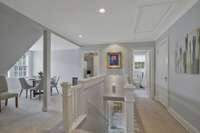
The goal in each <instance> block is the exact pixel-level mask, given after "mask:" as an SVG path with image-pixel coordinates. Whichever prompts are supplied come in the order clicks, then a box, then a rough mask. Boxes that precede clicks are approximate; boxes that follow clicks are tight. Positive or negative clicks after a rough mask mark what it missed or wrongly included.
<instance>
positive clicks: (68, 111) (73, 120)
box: [61, 76, 135, 133]
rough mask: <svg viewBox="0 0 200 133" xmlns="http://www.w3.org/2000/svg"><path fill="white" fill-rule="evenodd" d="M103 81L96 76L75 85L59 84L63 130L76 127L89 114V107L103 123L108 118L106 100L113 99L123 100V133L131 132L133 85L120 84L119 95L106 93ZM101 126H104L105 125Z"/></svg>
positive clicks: (132, 125) (132, 126)
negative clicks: (124, 125) (61, 89)
mask: <svg viewBox="0 0 200 133" xmlns="http://www.w3.org/2000/svg"><path fill="white" fill-rule="evenodd" d="M105 83H106V82H105V77H104V76H97V77H92V78H88V79H84V80H81V81H80V82H79V84H78V85H76V86H71V85H69V84H68V83H62V85H61V86H62V88H63V121H64V129H65V132H69V131H72V130H74V129H76V128H77V127H78V126H79V125H80V124H81V122H82V121H83V120H84V119H85V118H86V117H87V116H89V115H88V114H90V113H88V109H89V108H92V111H93V112H94V111H95V112H96V113H97V114H98V115H99V116H100V117H101V118H102V119H104V120H105V121H104V124H105V123H106V122H107V119H108V117H107V115H105V114H106V111H107V110H106V102H107V101H115V100H116V101H123V103H124V105H125V117H126V118H125V119H126V122H125V123H126V127H125V133H132V132H133V131H134V129H133V128H134V103H135V100H134V97H133V93H132V92H133V90H132V88H133V87H132V86H131V85H130V86H129V85H122V86H124V87H122V90H123V91H120V92H123V93H120V95H119V94H117V95H116V94H114V93H113V94H112V93H110V92H109V93H107V91H105V88H106V87H105V86H106V85H105ZM120 83H121V82H120ZM117 88H120V87H117ZM106 89H107V88H106ZM105 93H106V94H105ZM87 113H88V114H87ZM104 115H105V118H104ZM90 116H91V115H90ZM94 119H95V118H94ZM96 119H97V118H96ZM91 126H92V125H91ZM103 126H104V127H106V126H107V125H103ZM94 133H95V132H94Z"/></svg>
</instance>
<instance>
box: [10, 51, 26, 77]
mask: <svg viewBox="0 0 200 133" xmlns="http://www.w3.org/2000/svg"><path fill="white" fill-rule="evenodd" d="M28 76H29V75H28V54H25V55H23V56H22V57H21V58H20V59H19V60H18V61H17V63H16V64H15V65H14V66H13V67H12V68H11V69H10V70H9V71H8V77H15V78H19V77H28Z"/></svg>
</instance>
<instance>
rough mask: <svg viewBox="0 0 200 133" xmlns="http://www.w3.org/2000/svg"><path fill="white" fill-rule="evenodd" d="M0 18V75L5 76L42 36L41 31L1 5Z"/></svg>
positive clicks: (28, 20)
mask: <svg viewBox="0 0 200 133" xmlns="http://www.w3.org/2000/svg"><path fill="white" fill-rule="evenodd" d="M0 18H1V19H0V62H1V65H0V74H6V73H7V71H8V70H9V69H10V68H11V67H12V66H13V65H14V64H15V63H16V62H17V61H18V59H19V58H20V57H21V56H22V55H24V53H25V52H26V51H28V49H29V48H30V47H31V46H32V45H34V43H35V42H36V41H37V40H38V39H39V38H40V37H41V36H42V33H43V32H42V31H43V29H42V28H41V27H40V26H38V25H37V24H35V23H34V22H33V21H32V20H30V19H28V18H27V17H25V16H23V15H21V14H19V13H17V12H16V11H14V10H13V9H11V8H9V7H7V6H5V5H4V4H2V3H0Z"/></svg>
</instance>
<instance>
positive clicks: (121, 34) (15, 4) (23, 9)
mask: <svg viewBox="0 0 200 133" xmlns="http://www.w3.org/2000/svg"><path fill="white" fill-rule="evenodd" d="M0 1H1V2H3V3H4V4H6V5H8V6H10V7H11V8H14V9H15V10H17V11H18V12H20V13H22V14H24V15H25V16H27V17H29V18H31V19H33V20H35V21H37V22H38V23H40V24H42V25H44V26H46V27H47V28H49V29H51V30H52V31H55V32H56V33H58V34H60V35H62V36H64V37H66V38H68V39H70V40H72V41H74V42H76V43H78V44H80V45H95V44H108V43H120V42H123V43H126V42H144V41H154V40H156V39H157V38H158V37H159V36H160V34H162V33H163V32H165V31H166V30H167V29H168V28H169V27H170V26H171V25H172V24H173V23H174V22H175V21H176V20H177V19H178V18H179V17H180V16H182V15H183V14H184V13H185V12H186V11H187V10H188V9H190V8H191V7H192V5H194V3H195V2H197V1H198V0H0ZM99 8H105V9H106V11H107V12H106V13H105V14H99V13H98V10H99ZM79 34H82V35H83V38H79V37H78V36H79Z"/></svg>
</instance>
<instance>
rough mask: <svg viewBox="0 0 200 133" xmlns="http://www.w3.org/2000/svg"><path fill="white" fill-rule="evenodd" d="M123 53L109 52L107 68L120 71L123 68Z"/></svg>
mask: <svg viewBox="0 0 200 133" xmlns="http://www.w3.org/2000/svg"><path fill="white" fill-rule="evenodd" d="M121 56H122V55H121V52H109V53H108V54H107V67H108V68H109V69H120V68H122V57H121Z"/></svg>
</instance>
